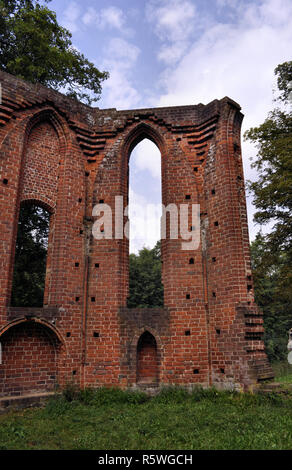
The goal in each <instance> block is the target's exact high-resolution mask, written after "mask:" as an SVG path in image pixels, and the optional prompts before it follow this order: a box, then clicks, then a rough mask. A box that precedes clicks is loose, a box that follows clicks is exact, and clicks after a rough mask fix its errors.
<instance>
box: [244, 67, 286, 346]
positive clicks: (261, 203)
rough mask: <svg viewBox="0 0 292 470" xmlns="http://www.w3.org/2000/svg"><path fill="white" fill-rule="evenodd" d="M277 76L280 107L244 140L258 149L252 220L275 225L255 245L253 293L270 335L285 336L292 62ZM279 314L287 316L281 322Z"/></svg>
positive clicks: (251, 130)
mask: <svg viewBox="0 0 292 470" xmlns="http://www.w3.org/2000/svg"><path fill="white" fill-rule="evenodd" d="M275 75H276V76H277V86H278V90H279V96H278V97H277V98H276V100H275V101H276V102H277V103H278V104H279V106H278V107H276V108H275V109H274V110H272V111H271V112H270V113H269V115H268V117H267V119H266V120H265V121H264V123H263V124H261V125H260V126H258V127H255V128H252V129H250V130H248V131H247V132H246V133H245V139H246V140H249V141H251V142H253V143H254V144H256V146H257V150H258V152H257V156H256V158H255V160H254V161H253V164H252V166H253V167H254V168H256V169H257V174H258V178H257V180H256V181H253V182H248V187H249V190H250V191H251V193H252V195H253V197H254V199H253V203H254V205H255V207H256V213H255V215H254V220H255V221H256V222H258V223H260V224H271V229H270V231H269V233H268V234H266V235H265V236H263V235H261V236H259V237H258V238H257V240H256V241H255V243H254V244H253V245H252V250H253V263H254V266H255V267H254V269H255V294H256V297H257V298H258V299H259V304H260V305H261V306H262V308H263V311H264V317H265V326H266V335H268V336H269V334H272V333H273V331H277V332H278V334H280V328H283V331H282V335H283V337H284V336H285V335H286V334H287V331H286V329H287V328H288V326H289V322H290V324H291V322H292V320H291V318H292V112H291V103H290V98H291V84H292V62H285V63H283V64H280V65H278V67H277V68H276V69H275ZM256 257H258V259H256ZM281 312H282V313H281ZM279 315H283V317H282V318H281V321H280V322H279ZM277 323H278V324H277ZM291 326H292V325H291ZM284 329H285V330H284ZM286 339H287V338H286V337H285V340H286Z"/></svg>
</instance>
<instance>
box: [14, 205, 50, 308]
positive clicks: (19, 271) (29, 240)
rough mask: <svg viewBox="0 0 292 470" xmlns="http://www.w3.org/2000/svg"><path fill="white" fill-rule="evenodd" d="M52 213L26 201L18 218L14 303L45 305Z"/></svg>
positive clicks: (19, 304)
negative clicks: (50, 215) (44, 296)
mask: <svg viewBox="0 0 292 470" xmlns="http://www.w3.org/2000/svg"><path fill="white" fill-rule="evenodd" d="M48 234H49V213H48V212H47V211H46V210H44V209H42V208H41V207H39V206H37V205H30V204H24V205H23V206H22V207H21V210H20V214H19V221H18V233H17V240H16V250H15V264H14V275H13V286H12V298H11V305H13V306H14V307H42V306H43V295H44V286H45V275H46V258H47V247H48Z"/></svg>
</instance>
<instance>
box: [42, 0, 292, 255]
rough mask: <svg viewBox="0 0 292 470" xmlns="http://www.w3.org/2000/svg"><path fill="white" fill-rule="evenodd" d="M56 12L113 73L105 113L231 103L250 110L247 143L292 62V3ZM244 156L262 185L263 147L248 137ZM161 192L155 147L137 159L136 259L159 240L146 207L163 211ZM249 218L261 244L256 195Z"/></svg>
mask: <svg viewBox="0 0 292 470" xmlns="http://www.w3.org/2000/svg"><path fill="white" fill-rule="evenodd" d="M49 7H50V8H51V9H52V10H54V11H55V12H56V13H57V20H58V22H59V23H60V24H61V25H62V26H64V27H66V28H68V29H69V31H71V33H72V42H73V45H74V46H75V47H76V48H77V49H78V50H79V51H81V52H82V53H83V54H84V55H85V56H86V57H87V58H88V59H89V60H91V61H92V62H93V63H94V64H95V65H96V66H97V67H98V68H99V70H106V71H108V72H109V73H110V78H109V79H108V80H107V81H105V82H103V91H102V95H101V99H100V100H99V101H98V102H97V103H96V104H95V106H98V107H99V108H101V109H105V108H116V109H118V110H122V109H136V108H148V107H159V106H177V105H192V104H198V103H203V104H207V103H209V102H210V101H212V100H213V99H221V98H223V97H224V96H229V97H230V98H231V99H233V100H234V101H236V102H237V103H239V104H240V106H241V108H242V113H243V114H244V120H243V125H242V136H243V133H244V131H245V130H247V129H249V128H250V127H255V126H257V125H259V124H261V123H262V122H263V121H264V120H265V119H266V117H267V114H268V112H269V111H271V109H272V108H273V107H274V103H273V98H274V96H275V95H274V92H273V90H275V89H276V86H275V85H276V83H275V75H274V69H275V67H276V66H277V65H278V64H280V63H283V62H285V61H289V60H291V59H292V58H291V53H292V0H106V1H105V0H83V1H82V2H77V1H75V0H62V1H60V0H59V1H58V0H53V1H52V2H51V3H50V4H49ZM242 153H243V165H244V173H245V179H250V180H255V179H256V178H257V174H256V172H255V170H254V169H252V168H251V158H254V157H255V155H256V149H255V147H254V146H253V145H252V144H250V143H248V142H245V141H244V140H243V139H242ZM160 186H161V179H160V154H159V151H158V149H157V148H156V147H155V145H154V144H152V143H151V142H150V141H147V140H145V141H143V142H141V143H140V144H139V146H137V147H136V148H135V149H134V151H133V153H132V155H131V159H130V204H131V206H130V207H132V211H133V212H132V213H131V221H132V223H131V238H132V237H133V235H134V233H136V232H137V233H136V240H132V239H131V251H133V252H137V251H138V250H139V249H140V248H142V246H143V245H146V246H148V247H149V248H151V247H152V246H153V245H154V244H155V241H156V240H157V239H158V238H159V224H158V223H157V217H156V218H155V217H153V214H152V215H151V216H150V219H148V223H147V227H148V229H149V228H151V231H150V238H148V239H145V231H144V232H143V230H142V232H143V234H142V235H141V234H140V236H139V235H137V234H138V228H139V227H140V228H143V220H142V219H141V210H140V207H141V206H142V207H143V206H144V207H145V205H146V203H148V204H155V205H157V204H159V203H161V188H160ZM133 203H134V204H133ZM135 204H136V206H137V207H136V209H135V208H134V206H135ZM247 210H248V221H249V233H250V239H251V240H253V239H254V237H255V235H256V233H257V232H258V231H259V230H260V227H259V226H258V225H255V224H254V222H253V213H254V212H255V209H254V206H253V204H252V196H250V195H248V194H247ZM144 225H145V224H144ZM132 229H133V230H132ZM148 232H149V230H148Z"/></svg>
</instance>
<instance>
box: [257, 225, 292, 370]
mask: <svg viewBox="0 0 292 470" xmlns="http://www.w3.org/2000/svg"><path fill="white" fill-rule="evenodd" d="M268 251H269V247H268V243H267V242H266V240H265V237H264V236H263V235H262V234H261V233H258V234H257V236H256V238H255V240H254V241H253V242H252V243H251V261H252V270H253V279H254V288H255V301H256V303H257V305H258V306H259V307H260V308H261V309H262V310H263V312H264V324H265V335H264V341H265V346H266V352H267V354H268V356H269V358H270V360H272V361H276V360H283V359H286V356H287V338H288V336H287V332H288V330H289V328H290V327H291V303H290V302H289V299H287V298H285V297H284V298H283V296H282V286H281V284H282V273H281V271H282V266H283V264H285V263H286V260H285V254H283V253H282V252H281V251H279V252H278V254H277V258H276V257H275V256H274V257H273V260H274V262H273V263H271V262H269V263H267V262H266V259H267V253H268Z"/></svg>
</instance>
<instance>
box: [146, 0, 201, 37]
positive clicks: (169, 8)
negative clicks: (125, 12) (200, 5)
mask: <svg viewBox="0 0 292 470" xmlns="http://www.w3.org/2000/svg"><path fill="white" fill-rule="evenodd" d="M146 14H147V17H148V20H149V21H150V22H152V23H154V28H155V31H156V33H157V34H158V36H159V37H160V38H161V39H162V40H168V41H171V42H175V41H182V40H183V41H184V40H185V39H186V37H187V36H188V35H189V34H190V33H191V32H192V31H193V23H192V21H193V19H194V17H195V15H196V7H195V5H194V4H193V3H192V2H191V1H189V0H158V1H157V0H156V1H152V2H150V3H149V4H148V5H147V8H146Z"/></svg>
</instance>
